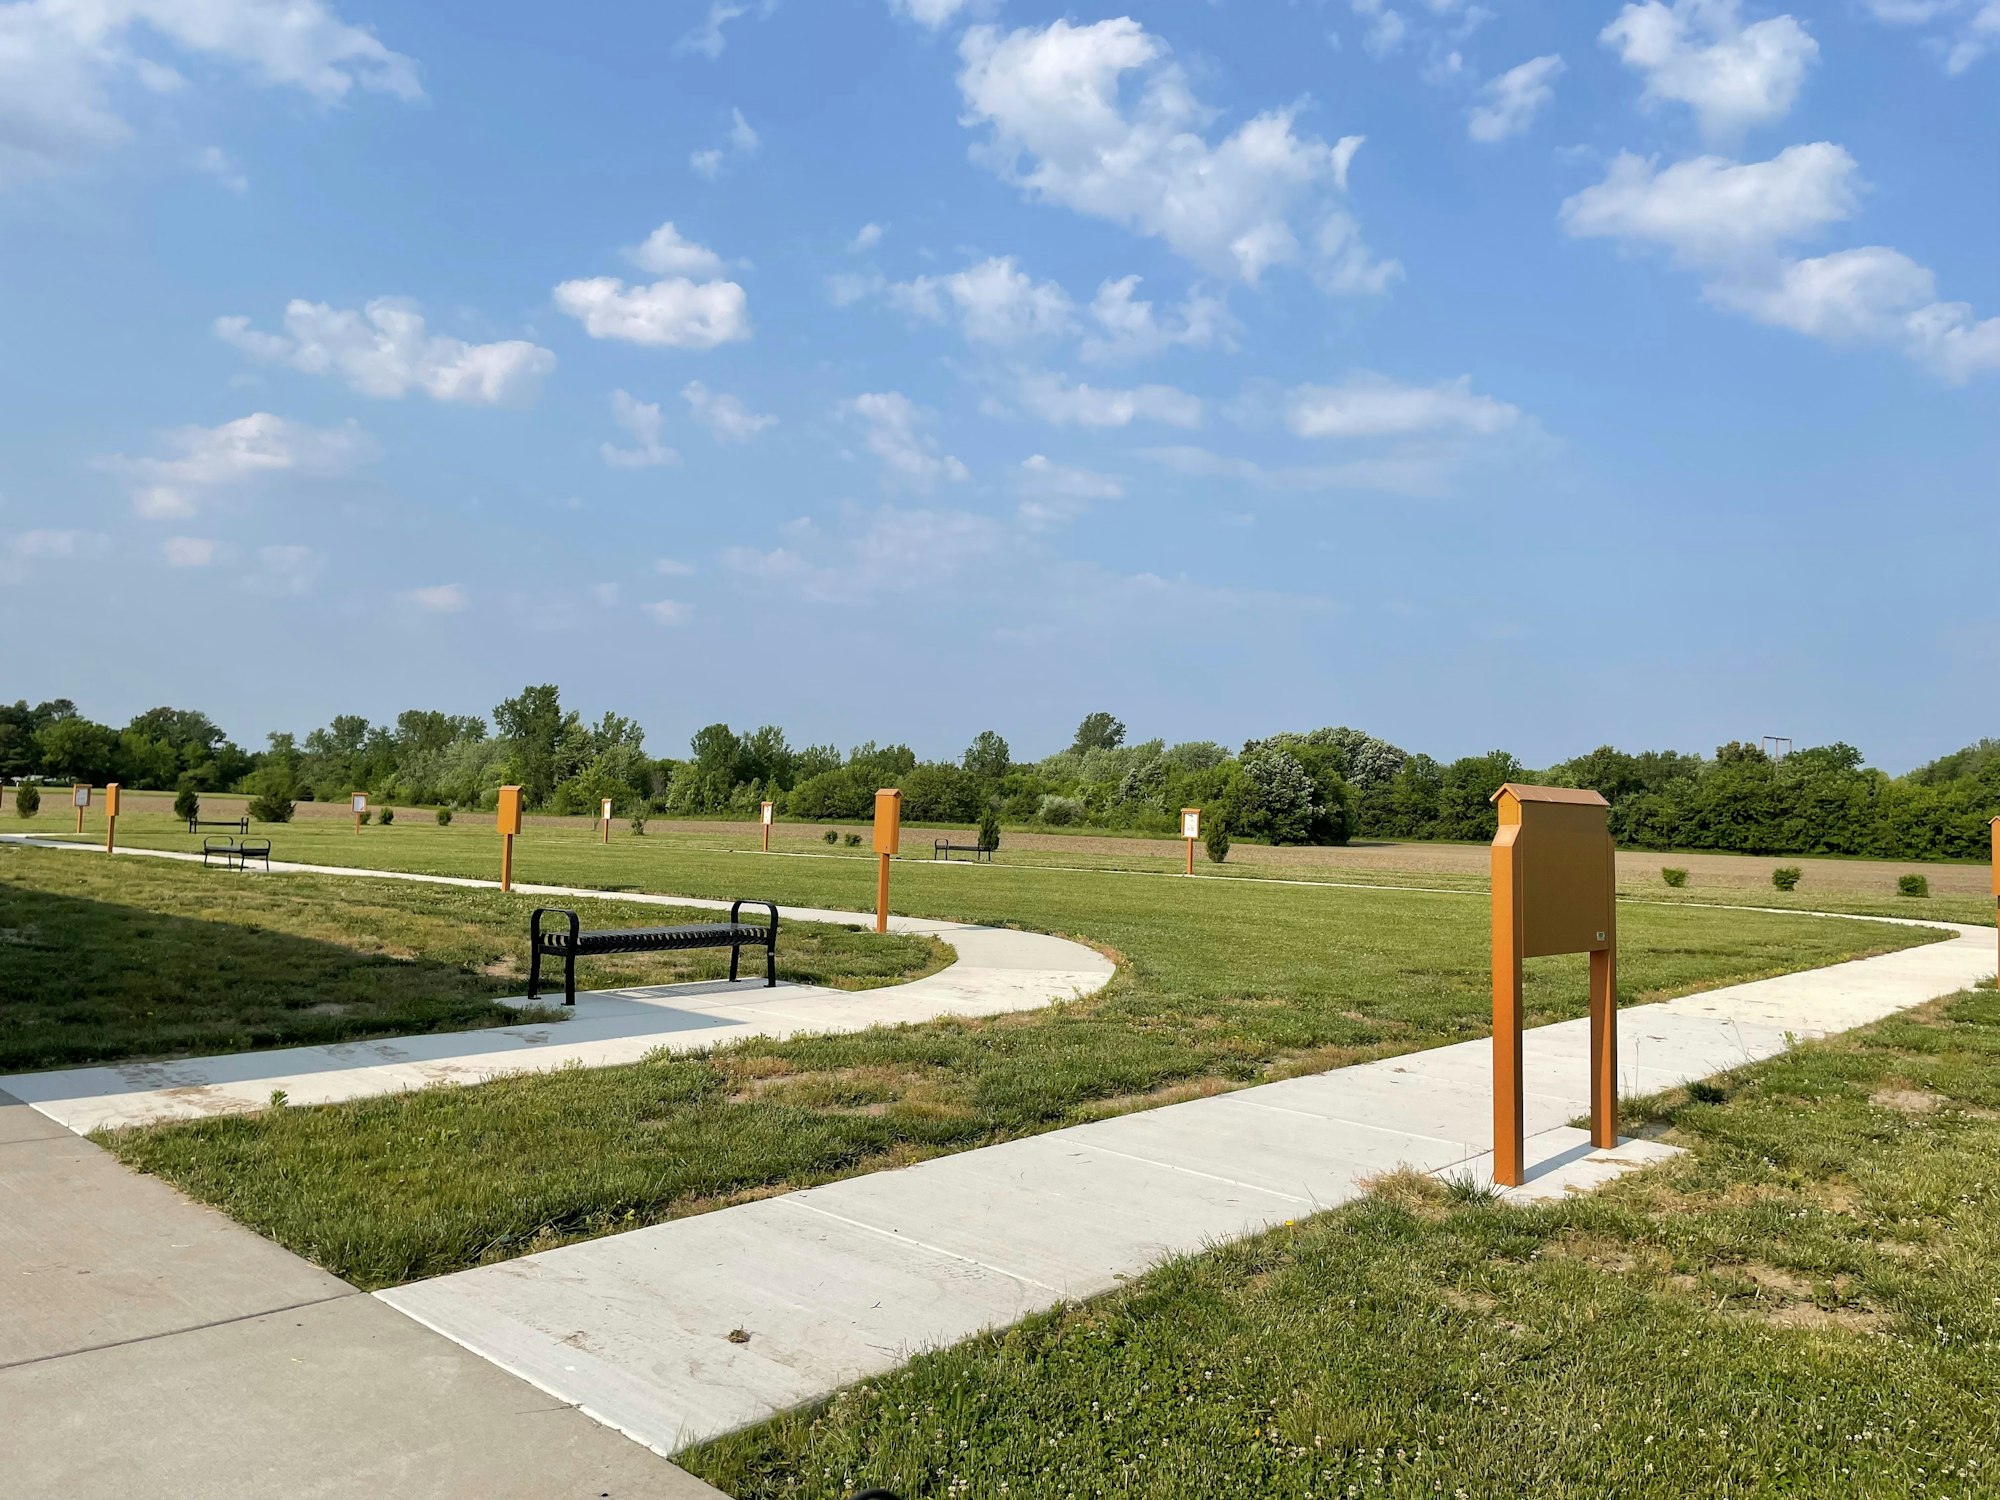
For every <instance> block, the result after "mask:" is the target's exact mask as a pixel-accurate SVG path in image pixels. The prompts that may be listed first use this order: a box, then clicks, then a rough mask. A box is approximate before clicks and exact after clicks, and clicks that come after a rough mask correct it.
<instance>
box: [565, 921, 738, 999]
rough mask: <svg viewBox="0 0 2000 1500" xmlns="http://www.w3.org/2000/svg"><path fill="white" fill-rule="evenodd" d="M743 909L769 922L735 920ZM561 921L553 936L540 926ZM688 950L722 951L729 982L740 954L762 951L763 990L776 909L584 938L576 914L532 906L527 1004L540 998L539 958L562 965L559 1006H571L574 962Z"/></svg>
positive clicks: (593, 934)
mask: <svg viewBox="0 0 2000 1500" xmlns="http://www.w3.org/2000/svg"><path fill="white" fill-rule="evenodd" d="M745 906H761V907H763V908H764V909H765V910H766V911H768V912H769V913H770V914H771V920H770V921H769V922H744V921H741V920H739V919H740V918H741V917H742V915H743V908H744V907H745ZM545 916H551V917H567V918H569V923H568V925H567V926H565V927H557V928H555V929H553V930H550V929H546V928H544V927H543V926H542V918H543V917H545ZM689 948H727V949H728V950H729V977H730V979H731V981H734V980H735V978H736V966H737V962H738V960H739V959H740V958H741V957H742V956H743V950H744V949H745V948H762V949H763V950H764V987H765V988H766V989H769V988H771V986H773V985H775V984H776V983H777V982H778V908H777V907H776V906H775V905H773V904H772V903H771V902H769V901H737V902H734V903H733V904H732V905H731V906H730V908H729V920H728V921H727V922H706V923H703V924H701V925H700V926H693V927H638V928H627V929H623V930H614V931H602V932H585V931H584V930H583V927H582V924H581V923H580V922H578V921H577V917H576V913H575V912H573V911H571V910H570V909H569V908H568V907H565V906H538V907H536V908H535V912H534V915H533V916H531V917H530V918H529V919H528V951H529V957H528V998H529V999H530V1000H533V999H536V998H537V997H539V996H540V995H541V993H542V957H543V955H544V954H546V955H547V956H548V957H550V958H560V959H561V960H562V961H563V1004H564V1005H574V1004H576V960H577V957H578V955H583V956H585V957H588V956H590V955H592V954H599V953H677V952H680V951H682V950H684V949H689Z"/></svg>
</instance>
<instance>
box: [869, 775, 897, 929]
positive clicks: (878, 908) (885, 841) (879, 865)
mask: <svg viewBox="0 0 2000 1500" xmlns="http://www.w3.org/2000/svg"><path fill="white" fill-rule="evenodd" d="M902 839H903V794H902V793H901V792H899V791H897V790H896V789H895V788H894V787H892V786H890V787H884V788H883V789H882V790H881V791H879V792H877V793H876V794H875V859H876V871H875V930H876V931H877V932H887V931H888V930H889V859H890V857H891V856H892V855H894V854H895V853H896V852H897V851H898V850H899V849H900V848H901V847H902Z"/></svg>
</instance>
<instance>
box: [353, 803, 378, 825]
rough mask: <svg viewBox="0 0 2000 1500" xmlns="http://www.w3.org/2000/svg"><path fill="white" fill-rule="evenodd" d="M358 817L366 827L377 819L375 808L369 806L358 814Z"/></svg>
mask: <svg viewBox="0 0 2000 1500" xmlns="http://www.w3.org/2000/svg"><path fill="white" fill-rule="evenodd" d="M356 818H357V819H358V821H359V822H360V824H361V826H362V827H363V828H366V827H367V826H368V825H369V824H370V823H372V822H374V821H375V809H374V808H372V807H371V808H368V809H367V810H366V811H364V812H361V813H358V814H356Z"/></svg>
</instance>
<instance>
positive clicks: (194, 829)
mask: <svg viewBox="0 0 2000 1500" xmlns="http://www.w3.org/2000/svg"><path fill="white" fill-rule="evenodd" d="M204 828H233V829H235V830H236V831H237V832H238V833H248V832H249V831H250V820H249V819H248V818H189V819H188V832H189V833H200V832H201V831H202V829H204Z"/></svg>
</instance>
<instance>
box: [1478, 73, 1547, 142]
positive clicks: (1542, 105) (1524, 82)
mask: <svg viewBox="0 0 2000 1500" xmlns="http://www.w3.org/2000/svg"><path fill="white" fill-rule="evenodd" d="M1563 71H1564V65H1563V60H1562V59H1561V58H1560V57H1558V56H1556V55H1555V54H1554V53H1550V54H1549V55H1548V56H1547V57H1531V58H1529V59H1528V60H1527V61H1526V62H1524V63H1522V64H1521V65H1520V66H1519V67H1517V68H1509V69H1508V70H1507V71H1506V72H1504V73H1502V74H1501V75H1500V76H1499V77H1498V78H1495V79H1492V80H1490V81H1489V82H1488V83H1487V84H1486V85H1485V86H1484V87H1483V88H1481V89H1480V91H1479V97H1478V99H1477V100H1475V101H1474V102H1473V105H1472V108H1471V109H1470V110H1468V111H1467V112H1466V133H1467V134H1468V135H1470V136H1471V137H1472V138H1473V139H1474V140H1475V141H1482V142H1486V143H1488V144H1490V143H1492V142H1495V141H1504V140H1507V139H1509V138H1510V137H1513V136H1517V135H1520V134H1521V133H1522V132H1524V131H1525V130H1527V128H1528V127H1529V126H1530V125H1532V124H1534V123H1535V116H1536V115H1538V114H1540V113H1541V112H1542V111H1543V110H1544V109H1546V108H1547V107H1548V104H1549V101H1550V100H1552V99H1553V98H1555V96H1556V90H1555V81H1556V79H1557V78H1559V77H1561V76H1562V73H1563Z"/></svg>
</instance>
